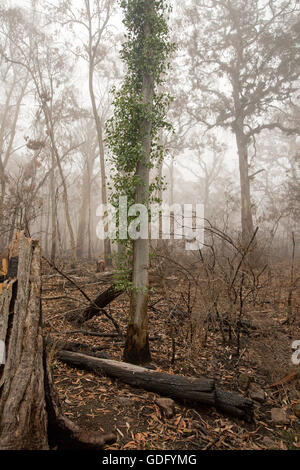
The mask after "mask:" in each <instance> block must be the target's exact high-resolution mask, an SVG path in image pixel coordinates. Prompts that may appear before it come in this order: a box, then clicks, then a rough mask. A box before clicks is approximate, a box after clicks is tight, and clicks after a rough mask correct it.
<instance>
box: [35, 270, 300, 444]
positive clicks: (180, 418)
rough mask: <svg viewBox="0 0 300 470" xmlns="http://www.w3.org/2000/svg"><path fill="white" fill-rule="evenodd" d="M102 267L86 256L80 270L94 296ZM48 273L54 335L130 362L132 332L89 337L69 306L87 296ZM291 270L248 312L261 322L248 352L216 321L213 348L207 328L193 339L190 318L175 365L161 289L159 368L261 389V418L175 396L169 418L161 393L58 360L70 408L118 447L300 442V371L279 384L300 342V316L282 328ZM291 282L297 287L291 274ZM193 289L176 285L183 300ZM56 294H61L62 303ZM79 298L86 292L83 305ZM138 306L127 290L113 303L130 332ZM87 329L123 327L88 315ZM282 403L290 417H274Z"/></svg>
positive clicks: (155, 351)
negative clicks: (113, 437)
mask: <svg viewBox="0 0 300 470" xmlns="http://www.w3.org/2000/svg"><path fill="white" fill-rule="evenodd" d="M93 270H94V266H93V265H91V264H89V263H85V264H83V265H82V267H81V270H80V275H79V274H77V276H76V280H77V281H78V282H80V284H81V285H83V284H85V290H86V292H87V293H88V295H89V297H90V298H95V297H96V296H97V295H98V294H99V292H101V289H102V290H104V289H105V288H106V286H105V285H103V284H102V281H100V284H97V283H95V279H94V278H95V273H94V272H93ZM287 270H288V268H287ZM44 272H45V274H47V276H44V277H43V291H44V292H47V296H45V297H46V298H45V299H44V300H43V312H44V323H45V333H49V335H50V336H51V340H54V341H55V340H59V341H61V340H62V337H63V336H62V335H61V334H60V333H68V334H67V335H66V338H67V341H70V340H71V341H72V342H80V343H84V344H86V345H87V346H88V347H90V348H93V347H97V348H101V350H105V352H106V353H107V354H108V357H110V358H111V359H115V360H121V359H122V352H123V340H122V338H120V337H118V336H115V335H112V337H109V336H107V337H105V336H104V337H99V336H87V335H85V334H81V333H80V330H78V328H76V331H74V333H72V330H74V329H75V328H74V326H73V325H72V324H70V323H69V322H68V321H67V320H66V316H65V312H67V311H69V310H70V309H73V310H75V309H78V312H80V311H81V310H82V308H83V307H84V306H85V305H86V303H85V301H84V299H83V298H82V296H81V294H80V292H78V291H76V289H74V286H72V285H71V284H69V283H68V282H65V281H64V280H62V279H61V278H59V277H56V276H51V274H53V273H52V272H51V269H50V268H48V267H46V266H45V265H44ZM49 274H50V275H49ZM284 276H285V272H284V269H283V267H282V266H278V268H277V270H276V273H275V275H274V277H273V279H272V283H273V284H272V289H270V286H269V287H268V290H267V291H260V298H259V299H257V308H256V309H254V310H253V309H252V310H251V311H247V315H246V317H247V319H248V320H249V322H251V324H253V325H255V329H253V328H251V330H250V329H249V331H248V332H245V334H244V335H243V336H242V348H241V353H240V356H239V357H236V355H235V349H236V348H235V345H234V344H232V345H231V344H226V345H224V344H223V342H222V335H221V332H220V331H218V328H211V327H210V328H209V331H208V334H207V337H206V345H205V346H203V342H202V338H201V334H200V333H199V332H198V333H197V335H196V336H195V335H194V337H193V338H192V340H191V338H190V337H189V336H190V331H189V326H188V320H187V321H183V323H182V324H181V326H180V330H181V332H182V334H180V335H178V336H177V344H176V356H175V362H174V364H171V358H172V338H171V335H170V334H169V332H170V318H169V315H168V306H167V301H166V300H164V297H163V293H162V291H161V288H160V287H159V286H156V288H155V291H154V292H153V293H152V294H151V299H150V305H152V308H149V328H150V335H151V336H153V337H157V335H158V334H159V335H160V337H159V338H158V340H156V341H155V342H151V352H152V366H154V367H155V368H156V370H157V371H160V372H167V373H171V374H181V375H186V376H205V377H207V378H213V379H215V380H216V382H217V383H218V385H219V386H221V387H222V388H223V389H227V390H229V391H236V392H238V393H241V394H243V395H248V396H249V394H251V390H252V393H254V392H253V391H256V392H257V391H258V392H259V397H260V398H261V399H260V400H257V401H256V404H255V421H254V422H253V423H246V422H244V421H241V420H238V419H234V418H228V417H226V416H224V415H222V414H221V413H219V412H218V411H217V410H215V409H214V408H207V407H205V406H201V407H198V408H197V409H191V408H189V407H185V406H184V405H183V404H179V403H178V402H175V408H174V412H173V413H170V414H168V415H166V413H164V411H163V410H162V408H161V406H159V405H158V400H159V399H160V398H161V397H160V396H159V395H157V394H154V393H149V392H146V391H143V390H138V389H134V388H132V387H130V386H128V385H124V384H122V383H119V382H118V381H114V380H111V379H110V378H107V377H97V376H95V375H94V374H91V373H88V372H84V371H79V370H76V369H73V368H71V367H69V366H67V365H65V364H62V363H61V362H59V361H58V360H56V359H55V358H53V359H52V361H51V368H52V372H53V376H54V383H55V385H56V387H57V390H58V393H59V397H60V399H61V402H62V407H63V411H64V413H65V415H66V416H67V417H69V418H70V419H72V420H74V422H76V423H78V424H80V426H82V427H85V428H86V429H88V430H93V431H97V430H99V431H102V432H110V431H115V432H116V434H117V441H116V443H115V444H113V445H111V446H109V447H107V448H108V449H111V450H113V449H120V450H126V449H128V450H129V449H140V450H151V449H152V450H179V449H185V450H201V449H202V450H208V449H240V450H249V449H253V450H260V449H272V448H274V449H282V450H287V449H295V450H296V449H300V420H299V416H298V414H297V413H296V410H297V409H298V408H299V404H300V378H299V375H298V374H295V375H294V377H293V379H292V380H291V381H290V382H288V383H286V382H285V381H283V382H282V383H279V384H278V385H276V386H275V387H270V386H271V385H272V384H275V383H277V382H280V379H281V378H282V377H283V376H284V375H285V372H286V373H288V372H289V370H290V368H291V355H292V350H291V344H292V341H293V340H295V339H297V338H298V339H300V325H299V322H298V323H297V322H296V323H294V324H293V325H290V326H289V325H282V321H283V320H284V318H285V315H286V311H285V303H284V299H285V296H284V293H285V289H284V282H283V281H284ZM287 278H288V277H287ZM286 283H287V289H288V281H286ZM279 285H280V295H279V289H278V286H279ZM185 290H186V286H185V285H184V283H182V282H181V283H178V285H177V287H176V290H174V291H170V298H172V299H173V302H174V304H175V305H178V307H180V305H181V304H180V301H179V299H180V294H181V291H182V292H183V291H185ZM50 292H51V295H49V293H50ZM52 296H53V297H59V298H57V299H56V300H55V302H54V301H51V298H50V297H52ZM60 297H61V298H60ZM70 297H72V298H70ZM74 299H78V303H77V305H76V301H74ZM294 301H295V302H296V304H297V305H298V308H299V305H300V297H299V293H295V299H294ZM128 306H129V299H128V297H127V296H126V294H123V295H121V296H120V297H119V298H117V299H116V300H115V301H114V302H113V303H112V304H111V305H110V306H109V307H108V311H109V312H110V313H111V314H112V315H113V317H114V318H115V319H116V320H117V321H118V324H119V326H120V329H121V331H122V332H124V334H125V332H126V322H127V312H128ZM183 307H184V306H183ZM183 309H184V308H183ZM84 329H85V330H88V331H89V332H93V331H94V332H95V333H106V334H107V335H109V334H110V333H115V331H113V325H112V324H111V322H110V321H109V319H108V318H107V317H105V316H103V315H101V316H97V317H95V318H93V319H92V320H89V321H88V322H86V323H85V325H84ZM298 367H299V366H298ZM262 394H264V400H262ZM274 409H277V410H279V411H280V415H282V416H285V417H286V420H284V422H283V421H282V420H281V421H280V422H279V421H278V420H277V421H276V420H274V411H273V414H272V410H274ZM279 411H278V413H279Z"/></svg>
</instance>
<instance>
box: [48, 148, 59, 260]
mask: <svg viewBox="0 0 300 470" xmlns="http://www.w3.org/2000/svg"><path fill="white" fill-rule="evenodd" d="M54 169H55V165H54V157H53V155H52V170H51V175H50V194H51V261H52V263H55V257H56V220H57V206H56V189H55V180H54Z"/></svg>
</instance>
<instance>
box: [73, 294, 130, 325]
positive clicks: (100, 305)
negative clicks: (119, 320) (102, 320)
mask: <svg viewBox="0 0 300 470" xmlns="http://www.w3.org/2000/svg"><path fill="white" fill-rule="evenodd" d="M122 293H123V290H120V289H117V288H116V287H115V286H114V285H112V286H110V287H109V288H108V289H106V290H105V291H104V292H102V293H101V294H100V295H98V297H97V298H96V299H95V300H94V301H93V303H92V304H91V305H89V306H88V307H87V308H86V309H85V310H83V311H82V312H81V313H80V314H77V315H76V314H75V315H72V316H68V320H69V321H72V322H74V323H76V324H77V325H81V324H82V323H84V322H86V321H88V320H90V319H91V318H93V317H94V316H95V315H97V314H98V313H99V311H100V310H101V309H104V308H105V307H106V306H107V305H109V304H110V303H111V302H112V301H113V300H115V299H116V298H117V297H119V296H120V295H121V294H122Z"/></svg>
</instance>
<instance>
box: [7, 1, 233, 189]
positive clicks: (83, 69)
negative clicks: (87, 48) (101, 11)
mask: <svg viewBox="0 0 300 470" xmlns="http://www.w3.org/2000/svg"><path fill="white" fill-rule="evenodd" d="M81 1H82V0H78V3H79V2H80V3H81ZM7 3H8V6H11V7H22V8H24V9H25V10H28V12H30V11H32V5H31V0H7ZM44 3H45V5H46V4H52V5H53V4H55V3H57V2H56V0H50V1H49V2H48V1H47V0H45V2H44ZM76 3H77V1H76ZM42 4H43V2H42V1H39V2H38V7H37V12H38V13H39V14H40V15H42V16H43V15H44V14H45V13H44V12H43V10H42V6H41V5H42ZM174 14H176V12H174ZM113 26H115V27H116V28H117V31H118V33H120V32H122V31H123V30H124V27H123V25H122V12H121V9H120V14H117V15H116V16H115V18H114V24H113ZM116 54H118V50H116ZM171 73H172V72H171ZM182 76H183V77H184V73H183V74H182ZM74 83H75V85H76V87H77V89H78V90H80V95H81V96H79V97H78V101H79V103H81V104H82V105H84V106H86V107H90V101H89V100H90V98H89V90H88V76H87V66H86V63H82V66H80V63H79V65H78V66H77V68H76V75H75V79H74ZM97 85H99V84H98V83H97V81H95V90H96V92H97ZM98 90H99V89H98ZM31 117H32V116H29V119H30V118H31ZM25 122H26V121H25ZM25 122H24V129H23V130H24V132H25V130H26V124H25ZM28 128H29V129H30V122H28ZM217 135H218V137H219V139H220V140H221V141H223V142H226V144H227V146H228V150H227V152H226V154H225V159H224V161H225V164H226V167H228V169H229V170H230V172H232V171H233V172H235V171H237V170H238V159H237V152H236V146H235V141H234V138H233V136H232V135H231V133H230V132H226V131H224V130H222V129H218V131H217ZM180 160H181V161H182V163H183V165H184V166H189V167H191V168H192V169H193V170H194V171H195V172H196V173H197V174H199V176H201V169H200V168H199V165H198V164H197V163H196V160H194V159H193V155H192V154H191V152H189V151H186V152H184V154H183V155H181V156H180V157H178V158H177V160H176V161H175V165H174V167H175V173H176V174H177V176H178V177H180V178H182V177H183V178H184V179H185V180H186V181H187V182H189V181H192V182H197V177H196V176H195V175H194V174H193V173H191V172H190V171H188V170H187V169H184V168H182V167H181V165H180ZM178 172H179V174H178ZM179 175H180V176H179Z"/></svg>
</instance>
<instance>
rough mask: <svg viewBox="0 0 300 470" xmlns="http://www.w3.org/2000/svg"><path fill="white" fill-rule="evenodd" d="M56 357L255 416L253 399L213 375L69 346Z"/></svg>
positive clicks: (171, 394) (139, 384)
mask: <svg viewBox="0 0 300 470" xmlns="http://www.w3.org/2000/svg"><path fill="white" fill-rule="evenodd" d="M56 357H57V358H58V359H59V360H61V361H62V362H65V363H66V364H68V365H70V366H73V367H78V368H81V369H85V370H88V371H92V372H94V373H95V374H97V375H104V374H105V375H108V376H109V377H113V378H116V379H119V380H121V381H122V382H124V383H126V384H129V385H131V386H133V387H137V388H142V389H144V390H148V391H150V392H155V393H158V394H160V395H164V396H167V397H171V398H175V399H178V400H187V401H189V402H190V403H191V405H193V404H204V405H210V406H215V407H216V408H218V409H219V410H222V411H224V412H225V413H228V414H230V415H231V416H237V417H239V418H244V419H246V420H251V419H252V418H253V401H252V400H250V399H248V398H244V397H243V396H241V395H238V394H236V393H229V392H225V391H223V390H221V389H219V388H217V387H216V386H215V382H214V380H211V379H206V378H195V377H183V376H180V375H170V374H164V373H161V372H155V371H153V370H149V369H146V368H144V367H139V366H135V365H132V364H127V363H124V362H117V361H112V360H108V359H98V358H95V357H91V356H87V355H85V354H81V353H75V352H71V351H66V350H63V351H58V352H57V355H56Z"/></svg>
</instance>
